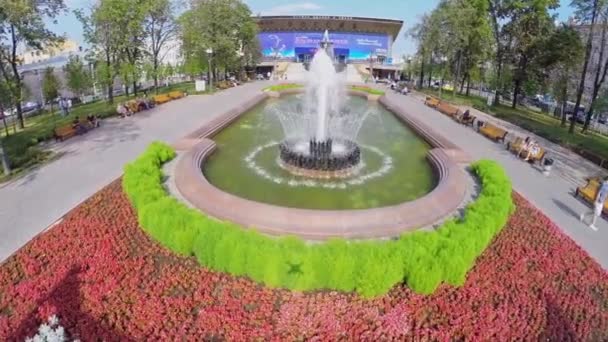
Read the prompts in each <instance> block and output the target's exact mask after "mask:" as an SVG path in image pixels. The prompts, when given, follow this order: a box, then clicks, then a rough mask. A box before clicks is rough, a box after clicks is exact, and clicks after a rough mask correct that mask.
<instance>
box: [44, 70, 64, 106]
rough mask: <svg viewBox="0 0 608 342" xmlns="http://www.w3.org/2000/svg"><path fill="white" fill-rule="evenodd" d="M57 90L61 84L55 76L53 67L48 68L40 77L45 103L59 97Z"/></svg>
mask: <svg viewBox="0 0 608 342" xmlns="http://www.w3.org/2000/svg"><path fill="white" fill-rule="evenodd" d="M59 88H61V84H60V83H59V79H58V78H57V76H55V70H54V69H53V67H48V68H46V69H45V70H44V75H43V77H42V93H43V94H44V98H45V100H47V101H52V100H54V99H56V98H57V97H58V96H59Z"/></svg>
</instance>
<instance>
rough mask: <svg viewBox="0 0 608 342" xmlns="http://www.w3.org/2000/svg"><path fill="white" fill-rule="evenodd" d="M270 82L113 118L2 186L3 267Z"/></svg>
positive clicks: (0, 240)
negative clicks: (158, 152)
mask: <svg viewBox="0 0 608 342" xmlns="http://www.w3.org/2000/svg"><path fill="white" fill-rule="evenodd" d="M267 85H268V83H266V82H256V83H249V84H246V85H243V86H239V87H236V88H231V89H228V90H225V91H222V92H219V93H217V94H216V95H213V96H208V95H192V96H188V97H186V98H184V99H180V100H177V101H172V102H169V103H167V104H164V105H161V106H159V107H157V108H155V109H153V110H150V111H146V112H142V113H139V114H136V115H135V116H132V117H130V118H126V119H119V118H112V119H107V120H104V121H103V122H102V126H101V127H100V128H98V129H96V130H94V131H91V132H89V133H87V134H86V135H84V136H80V137H75V138H72V139H69V140H67V141H66V142H64V143H58V144H53V145H52V148H53V149H54V150H55V151H57V152H58V153H60V154H62V156H61V157H60V158H58V159H57V160H55V161H53V162H51V163H49V164H47V165H45V166H43V167H41V168H39V169H36V170H33V171H32V172H30V173H28V174H26V175H25V176H23V177H22V178H19V179H17V180H14V181H12V182H9V183H7V184H2V185H0V262H1V261H2V260H4V259H5V258H7V257H8V256H9V255H10V254H12V253H13V252H14V251H16V250H17V249H18V248H20V247H21V246H23V245H24V244H25V243H26V242H27V241H29V240H31V239H32V238H33V237H34V236H36V235H37V234H38V233H40V232H41V231H43V230H44V229H45V228H46V227H48V226H49V225H51V224H53V223H54V222H55V221H57V220H58V219H59V218H61V217H62V216H63V215H64V214H65V213H67V212H68V211H69V210H70V209H72V208H74V207H75V206H77V205H78V204H79V203H80V202H82V201H83V200H85V199H86V198H88V197H90V196H91V195H93V194H94V193H95V192H97V191H98V190H99V189H101V188H102V187H103V186H105V185H107V184H108V183H110V182H111V181H112V180H114V179H116V178H117V177H119V176H120V175H121V174H122V168H123V166H124V165H125V164H126V163H128V162H130V161H132V160H133V159H134V158H135V157H137V155H139V154H140V153H141V152H143V151H144V150H145V148H146V147H147V146H148V144H150V142H152V141H154V140H162V141H166V142H169V143H171V142H174V141H176V140H177V139H179V138H181V137H183V136H184V135H186V134H188V133H189V132H191V131H193V130H195V129H196V128H198V127H200V126H202V125H203V124H204V123H205V122H206V121H208V120H210V119H212V118H213V117H214V115H217V114H219V113H222V112H224V111H225V110H228V109H230V108H233V107H234V106H236V105H238V104H239V103H241V102H244V101H246V100H247V99H248V98H250V97H251V96H252V95H254V94H257V93H258V92H259V91H260V90H261V89H262V88H263V87H265V86H267Z"/></svg>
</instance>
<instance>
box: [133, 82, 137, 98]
mask: <svg viewBox="0 0 608 342" xmlns="http://www.w3.org/2000/svg"><path fill="white" fill-rule="evenodd" d="M133 96H135V97H137V81H133Z"/></svg>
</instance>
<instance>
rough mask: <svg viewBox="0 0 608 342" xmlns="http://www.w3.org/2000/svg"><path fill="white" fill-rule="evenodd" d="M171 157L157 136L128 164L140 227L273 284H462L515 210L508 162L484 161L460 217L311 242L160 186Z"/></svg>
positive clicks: (217, 266)
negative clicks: (241, 221)
mask: <svg viewBox="0 0 608 342" xmlns="http://www.w3.org/2000/svg"><path fill="white" fill-rule="evenodd" d="M174 157H175V151H174V150H173V149H172V148H171V147H170V146H168V145H166V144H164V143H161V142H154V143H152V144H151V145H150V146H149V147H148V149H147V150H146V151H145V152H144V153H143V154H142V155H140V156H139V157H138V158H137V159H136V160H135V161H134V162H132V163H130V164H127V165H126V166H125V170H124V171H125V172H124V176H123V188H124V191H125V192H126V194H127V196H128V197H129V199H130V201H131V203H132V204H133V206H134V207H135V209H136V211H137V214H138V219H139V223H140V226H141V227H142V228H143V229H144V230H145V231H146V232H147V233H148V234H150V235H151V236H152V238H154V239H155V240H156V241H158V242H159V243H160V244H162V245H163V246H165V247H167V248H169V249H170V250H172V251H174V252H176V253H179V254H182V255H185V256H192V255H194V256H195V257H196V259H197V260H198V262H199V263H200V264H201V265H203V266H206V267H208V268H210V269H213V270H216V271H221V272H227V273H230V274H233V275H235V276H248V277H250V278H251V279H253V280H255V281H258V282H261V283H264V284H266V285H268V286H271V287H284V288H288V289H292V290H300V291H309V290H321V289H334V290H340V291H356V292H358V293H359V294H361V295H362V296H364V297H374V296H377V295H381V294H384V293H386V292H388V291H389V290H390V289H391V288H392V287H393V286H394V285H395V284H397V283H400V282H403V281H404V282H405V283H407V285H408V286H409V287H410V288H411V289H413V290H414V291H415V292H418V293H422V294H430V293H432V292H434V291H435V289H436V288H437V287H438V286H439V284H440V283H441V282H445V283H447V284H451V285H454V286H460V285H462V284H463V283H464V281H465V278H466V274H467V272H468V271H469V269H470V268H471V267H472V266H473V264H474V262H475V259H476V258H477V257H478V256H479V255H480V254H481V253H482V252H483V251H484V250H485V248H486V247H487V246H488V244H489V243H490V242H491V240H492V239H493V237H494V236H495V235H496V234H497V233H498V232H499V231H500V230H501V229H502V227H503V226H504V225H505V224H506V222H507V220H508V218H509V216H510V214H511V213H512V212H513V210H514V205H513V201H512V197H511V191H512V190H511V182H510V180H509V178H508V177H507V175H506V173H505V171H504V169H503V168H502V167H501V166H500V165H499V164H498V163H496V162H494V161H489V160H482V161H478V162H476V163H474V164H473V165H472V169H473V171H474V172H475V173H476V175H477V177H478V178H479V179H480V181H481V184H482V190H481V192H480V194H479V197H478V198H477V199H476V200H475V202H473V203H471V204H470V205H468V206H467V208H466V212H465V214H464V217H463V218H462V219H459V220H455V219H454V220H449V221H447V222H445V223H443V224H442V226H441V227H439V228H438V229H437V230H435V231H431V232H427V231H417V232H413V233H404V234H403V235H401V236H400V237H399V238H398V239H395V240H390V241H378V240H376V241H346V240H342V239H334V240H330V241H328V242H325V243H319V244H306V243H305V242H304V241H303V240H301V239H299V238H295V237H292V236H285V237H281V238H272V237H268V236H265V235H262V234H260V233H258V232H256V231H255V230H252V229H243V228H241V227H240V226H237V225H235V224H233V223H230V222H224V221H218V220H216V219H214V218H210V217H207V216H205V215H204V214H203V213H201V212H200V211H198V210H196V209H192V208H189V207H187V206H186V205H185V204H183V203H181V202H179V201H178V200H177V199H176V198H174V197H172V196H170V195H169V194H167V192H166V191H165V189H164V187H163V174H162V165H163V164H164V163H166V162H167V161H169V160H171V159H173V158H174Z"/></svg>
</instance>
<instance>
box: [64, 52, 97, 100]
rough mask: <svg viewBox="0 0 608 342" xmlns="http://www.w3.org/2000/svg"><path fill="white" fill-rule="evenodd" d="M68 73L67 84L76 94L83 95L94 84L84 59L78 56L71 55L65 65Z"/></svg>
mask: <svg viewBox="0 0 608 342" xmlns="http://www.w3.org/2000/svg"><path fill="white" fill-rule="evenodd" d="M64 70H65V73H66V85H67V86H68V88H69V89H70V90H71V91H72V92H74V93H75V94H78V95H82V94H84V93H85V91H87V90H89V89H90V88H91V87H92V86H93V81H92V79H91V75H90V74H89V72H88V71H87V70H86V68H85V66H84V63H83V62H82V59H80V58H79V57H78V56H70V59H69V60H68V63H67V64H66V65H65V66H64Z"/></svg>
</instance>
